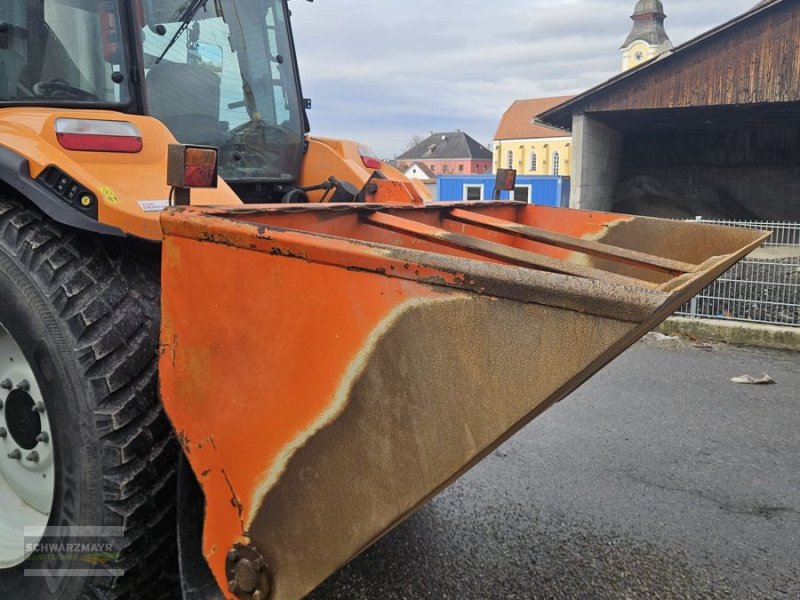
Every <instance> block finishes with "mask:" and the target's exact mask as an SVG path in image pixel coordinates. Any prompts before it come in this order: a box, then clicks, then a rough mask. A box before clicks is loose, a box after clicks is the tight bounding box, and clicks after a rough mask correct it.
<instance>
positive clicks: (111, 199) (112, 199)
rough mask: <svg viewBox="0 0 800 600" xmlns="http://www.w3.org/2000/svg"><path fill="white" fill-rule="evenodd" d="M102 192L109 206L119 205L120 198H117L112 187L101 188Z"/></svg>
mask: <svg viewBox="0 0 800 600" xmlns="http://www.w3.org/2000/svg"><path fill="white" fill-rule="evenodd" d="M100 191H101V192H102V194H103V198H105V201H106V202H108V203H109V204H119V198H117V195H116V194H115V193H114V190H112V189H111V188H110V187H104V188H101V189H100Z"/></svg>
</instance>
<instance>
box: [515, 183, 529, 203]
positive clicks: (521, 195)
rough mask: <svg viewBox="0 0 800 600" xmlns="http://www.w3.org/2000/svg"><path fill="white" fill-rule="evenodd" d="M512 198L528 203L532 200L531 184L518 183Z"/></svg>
mask: <svg viewBox="0 0 800 600" xmlns="http://www.w3.org/2000/svg"><path fill="white" fill-rule="evenodd" d="M511 199H512V200H515V201H516V202H525V203H526V204H527V203H528V202H530V200H531V186H529V185H518V186H517V187H515V188H514V191H513V192H512V193H511Z"/></svg>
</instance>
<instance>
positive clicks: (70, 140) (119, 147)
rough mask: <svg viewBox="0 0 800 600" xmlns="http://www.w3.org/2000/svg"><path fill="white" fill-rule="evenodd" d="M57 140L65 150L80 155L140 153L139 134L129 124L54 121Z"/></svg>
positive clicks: (78, 120)
mask: <svg viewBox="0 0 800 600" xmlns="http://www.w3.org/2000/svg"><path fill="white" fill-rule="evenodd" d="M56 138H58V143H59V144H61V146H63V147H64V148H66V149H67V150H78V151H81V152H129V153H135V152H141V150H142V135H141V133H139V130H138V129H137V128H136V126H135V125H134V124H133V123H129V122H128V121H100V120H97V119H56Z"/></svg>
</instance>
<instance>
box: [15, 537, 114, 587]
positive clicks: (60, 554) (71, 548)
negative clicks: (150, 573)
mask: <svg viewBox="0 0 800 600" xmlns="http://www.w3.org/2000/svg"><path fill="white" fill-rule="evenodd" d="M123 541H124V540H123V531H122V527H45V528H41V527H26V528H25V554H26V555H27V557H28V562H27V565H28V566H27V568H26V569H25V571H24V573H25V575H26V576H27V577H86V576H90V577H91V576H96V577H107V576H112V577H121V576H122V575H124V574H125V573H124V571H123V570H122V569H115V568H114V565H115V564H116V562H117V561H118V560H119V558H120V549H121V548H122V545H123V544H122V542H123Z"/></svg>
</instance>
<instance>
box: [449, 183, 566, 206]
mask: <svg viewBox="0 0 800 600" xmlns="http://www.w3.org/2000/svg"><path fill="white" fill-rule="evenodd" d="M436 181H437V186H436V200H438V201H440V202H461V201H464V200H492V194H493V191H494V182H495V176H494V175H441V176H440V177H438V178H437V180H436ZM510 198H511V193H510V192H501V193H500V199H501V200H509V199H510ZM523 198H524V199H525V200H527V202H528V203H529V204H539V205H542V206H561V207H568V206H569V177H557V176H553V175H518V176H517V186H516V190H515V192H514V199H523Z"/></svg>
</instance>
